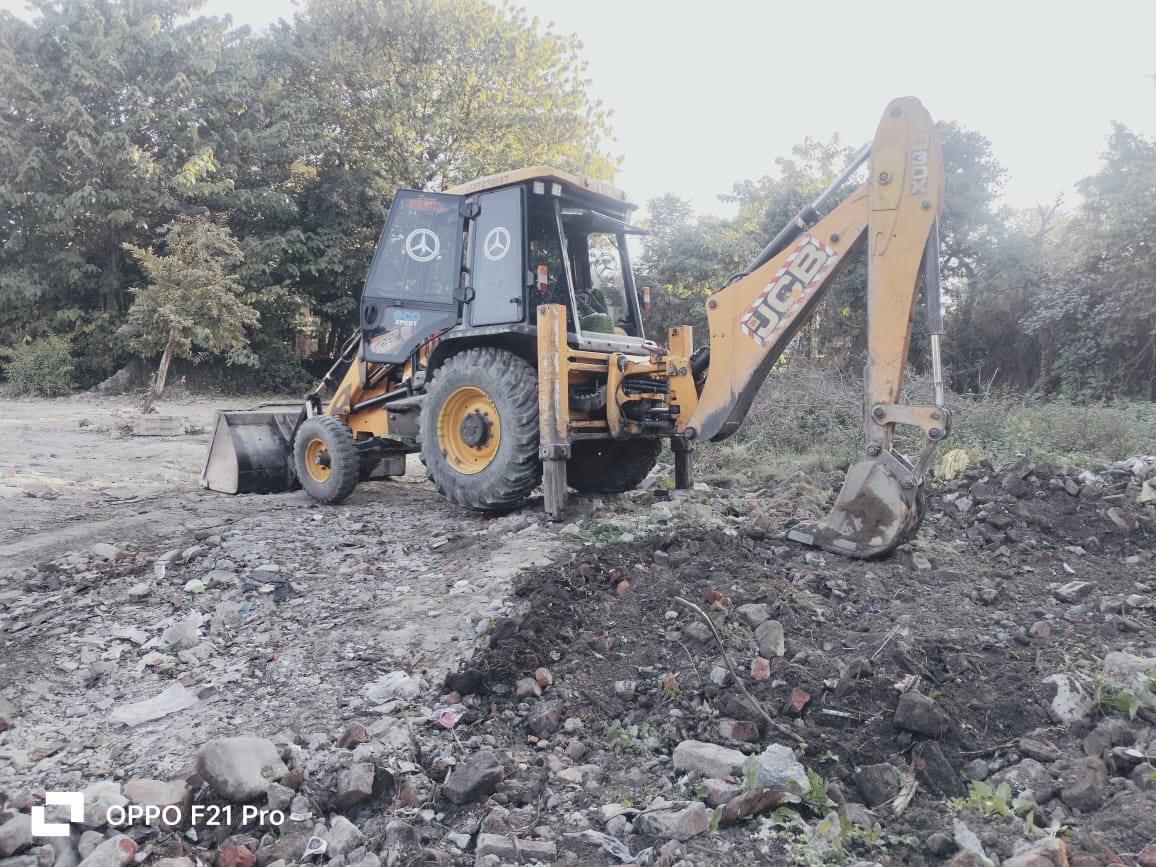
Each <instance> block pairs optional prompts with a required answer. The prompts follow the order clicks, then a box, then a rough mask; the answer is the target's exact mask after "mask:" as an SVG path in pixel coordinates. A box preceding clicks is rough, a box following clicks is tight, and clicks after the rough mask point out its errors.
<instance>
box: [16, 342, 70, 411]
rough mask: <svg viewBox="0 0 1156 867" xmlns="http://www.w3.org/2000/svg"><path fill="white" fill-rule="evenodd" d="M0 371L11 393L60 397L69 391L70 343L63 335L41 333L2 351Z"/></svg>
mask: <svg viewBox="0 0 1156 867" xmlns="http://www.w3.org/2000/svg"><path fill="white" fill-rule="evenodd" d="M4 355H5V356H6V357H7V358H8V362H7V363H6V364H5V365H4V373H5V375H7V377H8V386H9V389H10V390H11V392H12V394H15V395H22V394H28V395H38V396H40V397H63V396H64V395H67V394H71V393H72V387H73V379H72V375H73V372H74V371H75V367H74V365H73V361H72V346H71V344H70V343H69V341H68V340H66V339H64V338H63V337H55V336H50V337H41V338H40V339H38V340H33V341H31V342H30V343H19V344H17V345H16V346H13V347H12V348H11V349H7V350H5V351H4Z"/></svg>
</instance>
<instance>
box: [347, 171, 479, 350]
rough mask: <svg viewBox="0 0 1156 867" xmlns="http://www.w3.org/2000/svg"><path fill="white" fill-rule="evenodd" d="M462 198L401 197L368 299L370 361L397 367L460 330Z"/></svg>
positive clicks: (368, 283)
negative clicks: (440, 336) (441, 334)
mask: <svg viewBox="0 0 1156 867" xmlns="http://www.w3.org/2000/svg"><path fill="white" fill-rule="evenodd" d="M462 205H463V199H462V197H461V196H451V195H446V194H445V193H423V192H417V191H415V190H401V191H399V192H398V194H397V196H396V197H395V198H394V200H393V206H392V207H391V208H390V210H389V219H388V220H386V223H385V229H383V230H382V233H381V238H380V240H379V241H378V243H377V250H376V251H375V252H374V254H373V262H372V264H370V266H369V274H368V276H366V278H365V288H364V289H363V290H362V294H361V330H362V335H363V340H364V346H363V349H364V353H365V358H366V360H367V361H375V362H384V363H387V364H397V363H399V362H402V361H405V360H406V359H407V358H409V356H410V355H411V354H412V353H413V352H414V350H416V349H417V348H418V346H420V345H421V344H422V343H423V342H424V341H425V340H426V339H428V338H429V337H430V336H431V335H433V334H434V333H435V332H438V331H443V330H445V329H447V328H452V327H454V326H455V325H457V323H458V303H459V302H458V298H459V296H460V292H459V289H460V287H461V280H462V239H463V237H464V218H463V215H462Z"/></svg>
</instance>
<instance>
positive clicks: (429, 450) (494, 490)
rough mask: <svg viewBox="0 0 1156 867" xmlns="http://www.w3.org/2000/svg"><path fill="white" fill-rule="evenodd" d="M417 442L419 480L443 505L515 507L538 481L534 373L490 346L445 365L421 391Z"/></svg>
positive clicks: (480, 509) (478, 509)
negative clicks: (426, 481)
mask: <svg viewBox="0 0 1156 867" xmlns="http://www.w3.org/2000/svg"><path fill="white" fill-rule="evenodd" d="M420 438H421V458H422V462H423V463H424V464H425V466H426V475H427V476H428V477H429V478H430V479H431V480H432V481H433V483H434V484H435V485H436V486H437V489H438V491H439V492H441V494H442V496H443V497H445V498H446V499H447V500H449V501H450V502H451V503H455V504H456V505H459V506H462V507H464V508H466V509H471V510H473V511H475V512H503V511H509V510H511V509H516V508H518V507H519V506H521V505H523V504H524V503H525V502H526V501H527V500H528V499H529V498H530V494H531V492H532V491H533V490H534V488H536V487H538V485H539V484H541V481H542V464H541V462H540V461H539V459H538V372H537V371H536V370H534V368H533V367H532V366H531V365H530V364H528V363H527V362H526V361H524V360H523V359H521V358H519V357H518V356H516V355H514V354H512V353H510V352H506V351H505V350H502V349H497V348H495V347H490V346H487V347H476V348H474V349H467V350H465V351H464V352H461V353H459V354H458V355H454V356H452V357H450V358H448V359H446V361H445V362H444V363H443V364H442V366H441V367H440V368H438V370H437V371H436V372H435V373H434V375H433V381H432V382H431V383H430V385H429V387H428V388H427V390H426V397H425V401H424V403H423V405H422V411H421V431H420Z"/></svg>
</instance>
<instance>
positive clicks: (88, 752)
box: [0, 458, 1156, 867]
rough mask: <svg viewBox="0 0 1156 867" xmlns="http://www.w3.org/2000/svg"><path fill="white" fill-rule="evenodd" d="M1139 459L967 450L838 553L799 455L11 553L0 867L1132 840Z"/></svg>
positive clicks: (1151, 814) (1143, 576)
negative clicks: (557, 490) (543, 506)
mask: <svg viewBox="0 0 1156 867" xmlns="http://www.w3.org/2000/svg"><path fill="white" fill-rule="evenodd" d="M659 475H660V473H659V474H656V476H655V477H654V480H655V481H657V478H658V477H659ZM1154 476H1156V460H1152V459H1144V458H1140V459H1136V460H1135V461H1132V462H1128V463H1126V464H1123V465H1120V466H1114V467H1111V468H1108V469H1107V470H1103V471H1099V472H1090V471H1080V470H1074V469H1068V468H1052V467H1045V466H1040V465H1032V464H1031V463H1030V462H1028V461H1026V460H1023V461H1020V462H1017V463H1016V464H1013V465H1011V466H1007V467H1001V468H994V467H990V466H983V465H981V466H979V467H976V468H973V469H969V470H966V471H965V472H964V473H963V474H962V475H960V476H959V477H958V478H955V479H953V480H950V481H945V482H943V483H941V484H938V485H937V486H936V488H935V491H934V493H933V495H932V497H931V498H930V502H929V506H928V514H927V519H926V520H925V522H924V528H923V530H922V531H921V533H920V536H919V537H918V538H917V539H916V540H915V541H914V542H912V543H910V544H909V545H906V546H904V547H903V548H902V549H901V550H900V551H899V552H898V553H897V555H896V556H894V557H892V558H888V559H886V560H883V561H879V562H869V563H865V562H854V561H848V560H842V559H839V558H835V557H833V556H830V555H826V554H823V553H820V552H817V551H813V550H809V549H805V548H801V547H798V546H795V545H789V544H786V543H784V542H783V541H782V539H781V535H780V533H781V530H782V529H784V528H785V527H786V526H788V525H789V524H790V523H792V522H793V521H795V520H803V519H806V518H808V517H813V515H811V514H810V513H811V512H812V511H813V510H814V509H816V508H817V507H818V506H819V505H820V504H821V503H822V499H823V496H825V497H827V498H828V500H829V499H830V498H831V497H833V494H834V491H835V490H837V487H838V483H839V481H840V480H839V479H838V478H837V477H830V478H825V477H824V478H818V477H816V478H795V479H792V480H787V482H784V483H783V484H782V485H780V486H776V487H775V488H772V489H769V490H763V491H761V492H751V491H744V490H741V489H733V488H732V489H726V490H720V489H716V488H711V487H709V486H706V485H701V484H700V485H699V486H696V490H695V491H691V492H668V491H664V490H660V489H659V487H658V486H657V485H655V484H651V485H650V486H649V487H646V488H645V489H643V490H641V491H637V492H632V493H631V494H630V495H627V496H624V497H621V498H618V499H617V500H615V501H613V502H610V503H597V502H590V501H584V502H579V503H578V504H577V509H576V513H575V517H574V519H573V520H572V521H571V522H570V523H568V524H564V525H561V526H548V525H545V524H543V523H541V522H540V521H539V520H538V517H539V515H537V514H536V513H535V511H534V509H533V508H530V509H527V510H525V511H524V512H522V513H516V514H513V515H510V516H507V517H504V518H500V519H481V518H476V517H469V516H465V515H464V514H463V513H460V512H454V511H452V510H450V509H449V508H448V507H445V506H444V504H440V501H438V500H437V498H436V496H435V495H434V494H433V493H432V492H431V491H429V490H428V489H427V488H426V487H425V486H424V485H411V486H410V487H409V488H408V489H407V490H406V496H405V498H404V501H403V502H400V503H398V502H392V503H391V502H386V501H383V500H381V499H376V500H369V499H367V500H364V501H354V502H352V503H351V504H349V505H346V506H343V507H341V508H339V509H320V508H315V507H302V508H299V509H281V510H278V511H275V512H273V513H263V514H261V515H257V516H254V517H252V518H244V517H242V518H239V519H238V520H236V521H234V522H233V523H231V524H228V525H225V526H222V527H220V528H209V529H206V530H204V531H201V532H199V533H197V534H196V536H197V538H189V539H185V540H183V541H181V542H180V544H174V545H173V546H172V547H171V548H170V549H168V550H162V549H160V548H158V549H156V550H150V549H148V548H144V547H140V546H137V545H134V544H131V543H130V542H127V541H126V540H118V539H110V540H108V541H106V542H102V543H97V544H94V545H89V546H88V547H87V548H86V549H85V550H83V551H76V552H71V553H64V554H60V555H58V556H55V557H52V558H49V559H45V560H42V561H40V562H37V563H29V564H23V565H18V566H16V567H15V568H12V569H10V570H9V571H7V572H5V573H0V574H2V577H0V653H3V654H4V662H3V668H4V678H3V680H0V799H2V803H0V867H75V865H77V864H83V865H85V867H105V865H109V867H113V865H116V867H123V865H127V864H129V863H133V862H135V863H149V864H162V865H164V867H200V865H202V864H217V865H220V867H254V865H256V867H269V865H273V867H282V865H291V864H299V863H309V864H316V865H324V864H328V865H333V867H345V865H360V867H381V865H400V864H420V863H428V864H469V865H473V864H478V865H486V867H496V865H501V864H530V863H546V864H551V863H561V864H575V865H577V864H621V863H637V864H647V865H655V864H661V865H665V867H672V865H683V867H692V865H708V864H718V863H735V864H762V863H800V864H812V863H831V864H853V863H864V864H872V863H881V864H911V865H920V864H925V865H941V864H942V865H948V864H950V865H954V867H966V865H969V864H1005V865H1012V867H1024V865H1049V864H1051V865H1064V864H1068V865H1079V867H1091V865H1096V864H1114V863H1123V864H1131V865H1148V867H1151V865H1153V864H1156V767H1154V760H1156V632H1154V628H1153V620H1154V615H1156V558H1154V553H1153V552H1154V549H1156V546H1154V545H1153V541H1154V539H1156V528H1154V524H1153V519H1154V512H1156V505H1153V499H1154V498H1151V497H1149V496H1148V495H1149V493H1150V491H1151V486H1152V479H1153V477H1154ZM788 489H790V490H793V491H795V492H800V491H803V492H804V493H806V496H800V497H798V498H797V499H796V500H795V501H794V502H796V503H797V504H798V506H797V508H792V506H791V502H792V500H791V499H790V498H789V497H785V496H783V491H785V490H788ZM815 492H820V494H822V496H816V495H815ZM66 791H75V792H80V793H82V795H81V797H82V804H83V810H82V812H83V815H82V816H77V815H75V813H73V812H71V811H70V808H69V806H68V805H67V804H48V803H46V800H47V799H46V793H50V792H66ZM41 808H43V809H44V813H43V816H42V818H43V820H45V821H47V822H50V823H51V822H58V823H68V824H69V827H68V831H67V835H66V836H61V837H44V836H34V835H33V833H32V828H33V824H32V823H33V820H34V818H35V816H36V812H35V811H37V810H39V809H41ZM1114 859H1115V860H1114Z"/></svg>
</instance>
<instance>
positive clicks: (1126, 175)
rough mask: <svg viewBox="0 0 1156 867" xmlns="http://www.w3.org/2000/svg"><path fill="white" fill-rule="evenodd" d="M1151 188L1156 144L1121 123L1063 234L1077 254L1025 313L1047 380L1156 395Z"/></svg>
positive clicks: (1155, 221)
mask: <svg viewBox="0 0 1156 867" xmlns="http://www.w3.org/2000/svg"><path fill="white" fill-rule="evenodd" d="M1154 187H1156V141H1152V140H1147V139H1144V138H1142V137H1140V136H1138V135H1136V134H1134V133H1132V132H1130V131H1129V130H1127V129H1126V128H1124V127H1123V126H1120V125H1116V126H1115V128H1114V130H1113V133H1112V135H1111V137H1110V138H1109V140H1108V152H1107V153H1106V154H1105V156H1104V166H1103V167H1102V168H1101V170H1100V171H1099V172H1098V173H1097V174H1095V175H1093V176H1092V177H1090V178H1087V179H1085V180H1084V181H1083V182H1082V183H1081V184H1080V185H1079V189H1080V192H1081V193H1082V194H1083V195H1084V204H1083V206H1082V207H1081V208H1080V209H1079V211H1078V212H1077V213H1076V215H1075V216H1074V217H1073V219H1072V220H1071V221H1070V223H1069V224H1068V226H1067V231H1066V232H1065V234H1064V243H1065V244H1066V245H1067V246H1068V247H1069V248H1070V250H1071V255H1072V260H1071V262H1070V264H1067V265H1066V266H1065V267H1062V268H1058V269H1056V273H1055V278H1054V283H1053V284H1052V285H1050V286H1049V287H1047V292H1046V294H1045V295H1044V297H1043V298H1041V301H1043V302H1046V303H1041V304H1039V305H1038V306H1037V307H1036V309H1035V310H1033V311H1032V313H1031V315H1029V316H1027V317H1025V320H1024V325H1025V327H1026V329H1027V330H1028V331H1029V332H1030V333H1031V334H1033V335H1034V336H1035V337H1036V339H1038V340H1039V341H1040V344H1041V349H1042V364H1043V366H1044V374H1043V375H1044V382H1045V385H1046V386H1047V387H1049V388H1057V387H1058V388H1059V389H1060V390H1062V391H1063V392H1064V393H1066V394H1068V395H1070V396H1073V397H1077V398H1093V399H1095V398H1103V397H1104V396H1105V395H1112V394H1126V395H1133V396H1137V397H1143V398H1145V399H1148V400H1156V293H1154V292H1153V291H1152V286H1153V285H1154V284H1156V255H1153V253H1154V251H1156V199H1154V198H1153V196H1152V190H1153V188H1154Z"/></svg>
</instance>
